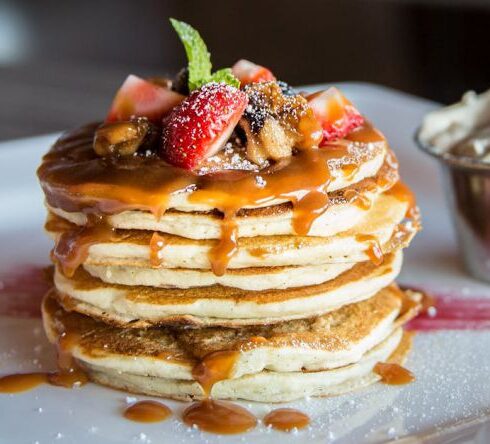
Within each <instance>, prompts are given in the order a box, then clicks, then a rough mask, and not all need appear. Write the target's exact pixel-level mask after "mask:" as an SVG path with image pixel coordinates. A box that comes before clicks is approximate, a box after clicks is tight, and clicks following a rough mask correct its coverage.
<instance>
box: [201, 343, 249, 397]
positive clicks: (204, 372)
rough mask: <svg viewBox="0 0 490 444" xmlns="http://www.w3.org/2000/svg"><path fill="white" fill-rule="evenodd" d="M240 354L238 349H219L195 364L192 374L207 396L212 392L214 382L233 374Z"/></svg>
mask: <svg viewBox="0 0 490 444" xmlns="http://www.w3.org/2000/svg"><path fill="white" fill-rule="evenodd" d="M239 356H240V353H239V352H237V351H217V352H213V353H209V354H208V355H206V356H205V357H204V358H203V359H202V360H201V361H200V362H199V363H198V364H196V365H195V366H194V368H193V369H192V376H193V378H194V379H195V380H196V381H197V382H198V383H199V384H200V386H201V387H202V389H203V390H204V393H205V394H206V396H209V395H210V394H211V390H212V388H213V385H214V384H216V383H217V382H219V381H222V380H224V379H228V378H229V377H230V376H231V373H232V372H233V369H234V367H235V364H236V362H237V361H238V358H239Z"/></svg>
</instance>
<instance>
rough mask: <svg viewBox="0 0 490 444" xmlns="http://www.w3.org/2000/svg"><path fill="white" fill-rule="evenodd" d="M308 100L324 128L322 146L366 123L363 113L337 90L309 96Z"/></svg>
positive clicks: (332, 89)
mask: <svg viewBox="0 0 490 444" xmlns="http://www.w3.org/2000/svg"><path fill="white" fill-rule="evenodd" d="M307 100H308V104H309V105H310V108H311V109H312V110H313V113H314V114H315V117H316V118H317V119H318V121H319V122H320V124H321V125H322V128H323V140H322V142H321V143H320V146H322V145H326V144H327V143H328V142H331V141H333V140H337V139H342V138H344V137H345V136H346V135H347V134H349V133H350V132H351V131H352V130H354V129H355V128H357V127H359V126H361V125H362V124H363V123H364V117H362V115H361V113H360V112H359V111H358V110H357V109H356V108H355V107H354V105H352V103H351V102H349V100H347V99H346V98H345V97H344V95H343V94H342V93H341V92H340V91H339V90H338V89H337V88H334V87H331V88H328V89H326V90H324V91H319V92H316V93H314V94H311V95H309V96H308V97H307Z"/></svg>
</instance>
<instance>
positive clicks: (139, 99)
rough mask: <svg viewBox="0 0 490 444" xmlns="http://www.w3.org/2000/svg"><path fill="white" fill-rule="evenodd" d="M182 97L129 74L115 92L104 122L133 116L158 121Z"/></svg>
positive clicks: (127, 118)
mask: <svg viewBox="0 0 490 444" xmlns="http://www.w3.org/2000/svg"><path fill="white" fill-rule="evenodd" d="M183 99H184V96H182V95H181V94H178V93H176V92H175V91H172V90H170V89H168V88H165V87H163V86H160V85H157V84H156V83H153V82H150V81H147V80H144V79H142V78H140V77H137V76H135V75H132V74H131V75H129V76H128V77H127V78H126V80H125V81H124V83H123V84H122V85H121V87H120V88H119V90H118V92H117V93H116V96H115V97H114V101H113V102H112V105H111V109H110V111H109V114H108V116H107V118H106V122H117V121H121V120H129V119H130V118H131V117H133V116H136V117H146V118H148V119H149V120H151V121H152V122H160V121H161V119H162V117H163V116H165V115H166V114H167V113H168V112H169V111H170V110H171V109H172V108H173V107H175V106H176V105H178V104H179V103H180V102H182V100H183Z"/></svg>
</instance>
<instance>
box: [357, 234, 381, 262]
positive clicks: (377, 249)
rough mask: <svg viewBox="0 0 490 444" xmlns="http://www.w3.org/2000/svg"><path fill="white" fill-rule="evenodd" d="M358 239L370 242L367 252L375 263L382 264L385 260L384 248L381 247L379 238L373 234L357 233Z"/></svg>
mask: <svg viewBox="0 0 490 444" xmlns="http://www.w3.org/2000/svg"><path fill="white" fill-rule="evenodd" d="M356 241H358V242H363V243H364V242H365V243H367V244H368V248H367V249H366V254H367V255H368V256H369V260H370V261H371V262H372V263H373V264H374V265H381V264H382V263H383V261H384V254H383V250H382V249H381V245H380V244H379V241H378V239H376V237H375V236H373V235H371V234H357V235H356Z"/></svg>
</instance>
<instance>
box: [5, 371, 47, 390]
mask: <svg viewBox="0 0 490 444" xmlns="http://www.w3.org/2000/svg"><path fill="white" fill-rule="evenodd" d="M45 382H47V375H46V373H18V374H13V375H6V376H2V377H1V378H0V393H20V392H25V391H28V390H32V389H33V388H36V387H37V386H39V385H41V384H44V383H45Z"/></svg>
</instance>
